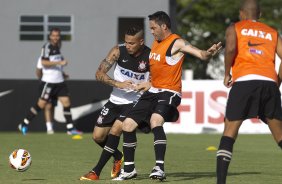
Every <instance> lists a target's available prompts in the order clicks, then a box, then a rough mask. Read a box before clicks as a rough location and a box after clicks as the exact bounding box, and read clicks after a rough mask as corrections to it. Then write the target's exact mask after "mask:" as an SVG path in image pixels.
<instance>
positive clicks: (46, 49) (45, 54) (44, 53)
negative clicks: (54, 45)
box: [41, 44, 50, 60]
mask: <svg viewBox="0 0 282 184" xmlns="http://www.w3.org/2000/svg"><path fill="white" fill-rule="evenodd" d="M49 56H50V48H49V44H45V45H44V46H43V47H42V50H41V59H46V60H49Z"/></svg>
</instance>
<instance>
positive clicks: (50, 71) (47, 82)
mask: <svg viewBox="0 0 282 184" xmlns="http://www.w3.org/2000/svg"><path fill="white" fill-rule="evenodd" d="M49 39H50V41H49V42H47V43H46V44H45V45H44V46H43V48H42V52H41V63H42V66H43V68H42V73H43V75H42V78H41V84H40V97H39V99H38V101H37V103H36V104H35V105H34V106H32V107H31V109H30V111H29V112H28V114H27V116H26V117H25V118H24V120H23V122H22V123H21V124H19V126H18V128H19V130H20V131H21V132H22V133H23V134H24V135H25V134H26V133H27V130H28V125H29V123H30V122H31V120H32V119H33V118H34V117H35V116H36V115H37V114H38V112H40V111H41V110H42V109H44V107H45V106H46V104H47V103H48V101H49V99H51V98H58V100H59V101H60V102H61V103H62V105H63V107H64V116H65V119H66V127H67V133H68V134H70V135H75V134H81V133H82V132H80V131H78V130H77V129H76V128H75V127H74V123H73V120H72V115H71V111H70V108H71V102H70V98H69V91H68V88H67V85H66V83H65V82H64V79H65V77H66V76H64V75H65V74H64V72H63V67H64V66H66V65H67V64H68V62H67V61H66V60H65V59H64V57H63V56H62V55H61V52H60V47H61V31H60V29H58V28H53V29H52V30H51V31H50V34H49Z"/></svg>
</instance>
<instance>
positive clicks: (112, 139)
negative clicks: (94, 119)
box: [92, 120, 122, 178]
mask: <svg viewBox="0 0 282 184" xmlns="http://www.w3.org/2000/svg"><path fill="white" fill-rule="evenodd" d="M96 128H97V127H96ZM96 128H95V129H96ZM98 128H99V127H98ZM100 129H101V128H100ZM121 133H122V122H121V121H119V120H116V121H115V123H114V124H113V126H112V127H111V130H110V133H109V134H108V136H107V142H106V144H105V146H104V147H103V151H102V153H101V156H100V159H99V161H98V163H97V164H96V166H95V167H94V168H93V169H92V171H94V172H95V173H96V174H97V175H98V176H99V175H100V173H101V171H102V169H103V167H104V166H105V165H106V163H107V162H108V161H109V159H110V158H111V156H113V155H114V158H115V162H117V163H115V165H114V166H116V167H118V168H115V169H114V173H112V176H111V177H112V178H115V177H117V176H118V174H119V171H120V167H121V162H122V153H121V152H120V151H119V150H118V149H117V147H118V144H119V139H120V135H121ZM115 171H117V172H115Z"/></svg>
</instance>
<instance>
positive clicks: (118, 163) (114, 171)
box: [111, 155, 123, 178]
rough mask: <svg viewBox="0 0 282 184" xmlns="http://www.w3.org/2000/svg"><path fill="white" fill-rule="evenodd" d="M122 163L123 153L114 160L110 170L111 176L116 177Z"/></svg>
mask: <svg viewBox="0 0 282 184" xmlns="http://www.w3.org/2000/svg"><path fill="white" fill-rule="evenodd" d="M122 163H123V155H122V157H121V159H120V160H114V165H113V168H112V170H111V178H116V177H118V175H119V174H120V170H121V166H122Z"/></svg>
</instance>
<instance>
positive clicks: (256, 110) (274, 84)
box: [217, 0, 282, 184]
mask: <svg viewBox="0 0 282 184" xmlns="http://www.w3.org/2000/svg"><path fill="white" fill-rule="evenodd" d="M259 16H260V7H259V4H258V2H257V1H256V0H245V1H243V3H242V5H241V9H240V19H241V21H239V22H237V23H235V24H234V25H231V26H229V27H228V28H227V30H226V44H225V45H226V48H225V78H224V85H225V86H226V87H231V86H232V88H231V90H230V93H229V97H228V101H227V107H226V115H225V127H224V132H223V136H222V138H221V141H220V145H219V148H218V152H217V184H225V183H226V176H227V171H228V166H229V163H230V161H231V158H232V151H233V145H234V142H235V140H236V138H237V136H238V131H239V128H240V126H241V124H242V122H243V121H244V120H245V119H249V118H256V117H258V118H260V119H261V120H263V121H264V122H265V123H267V124H268V126H269V128H270V130H271V132H272V134H273V137H274V139H275V141H276V142H277V143H278V145H279V146H280V147H281V148H282V110H281V99H280V96H281V94H280V91H279V86H280V82H279V81H281V78H282V67H281V65H280V69H279V73H278V75H277V73H276V71H275V54H276V53H277V54H278V56H279V57H280V59H281V58H282V41H281V38H280V37H279V36H278V33H277V31H276V30H274V29H272V28H270V27H269V26H267V25H265V24H263V23H260V22H258V21H257V20H258V18H259ZM231 68H232V76H231Z"/></svg>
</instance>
